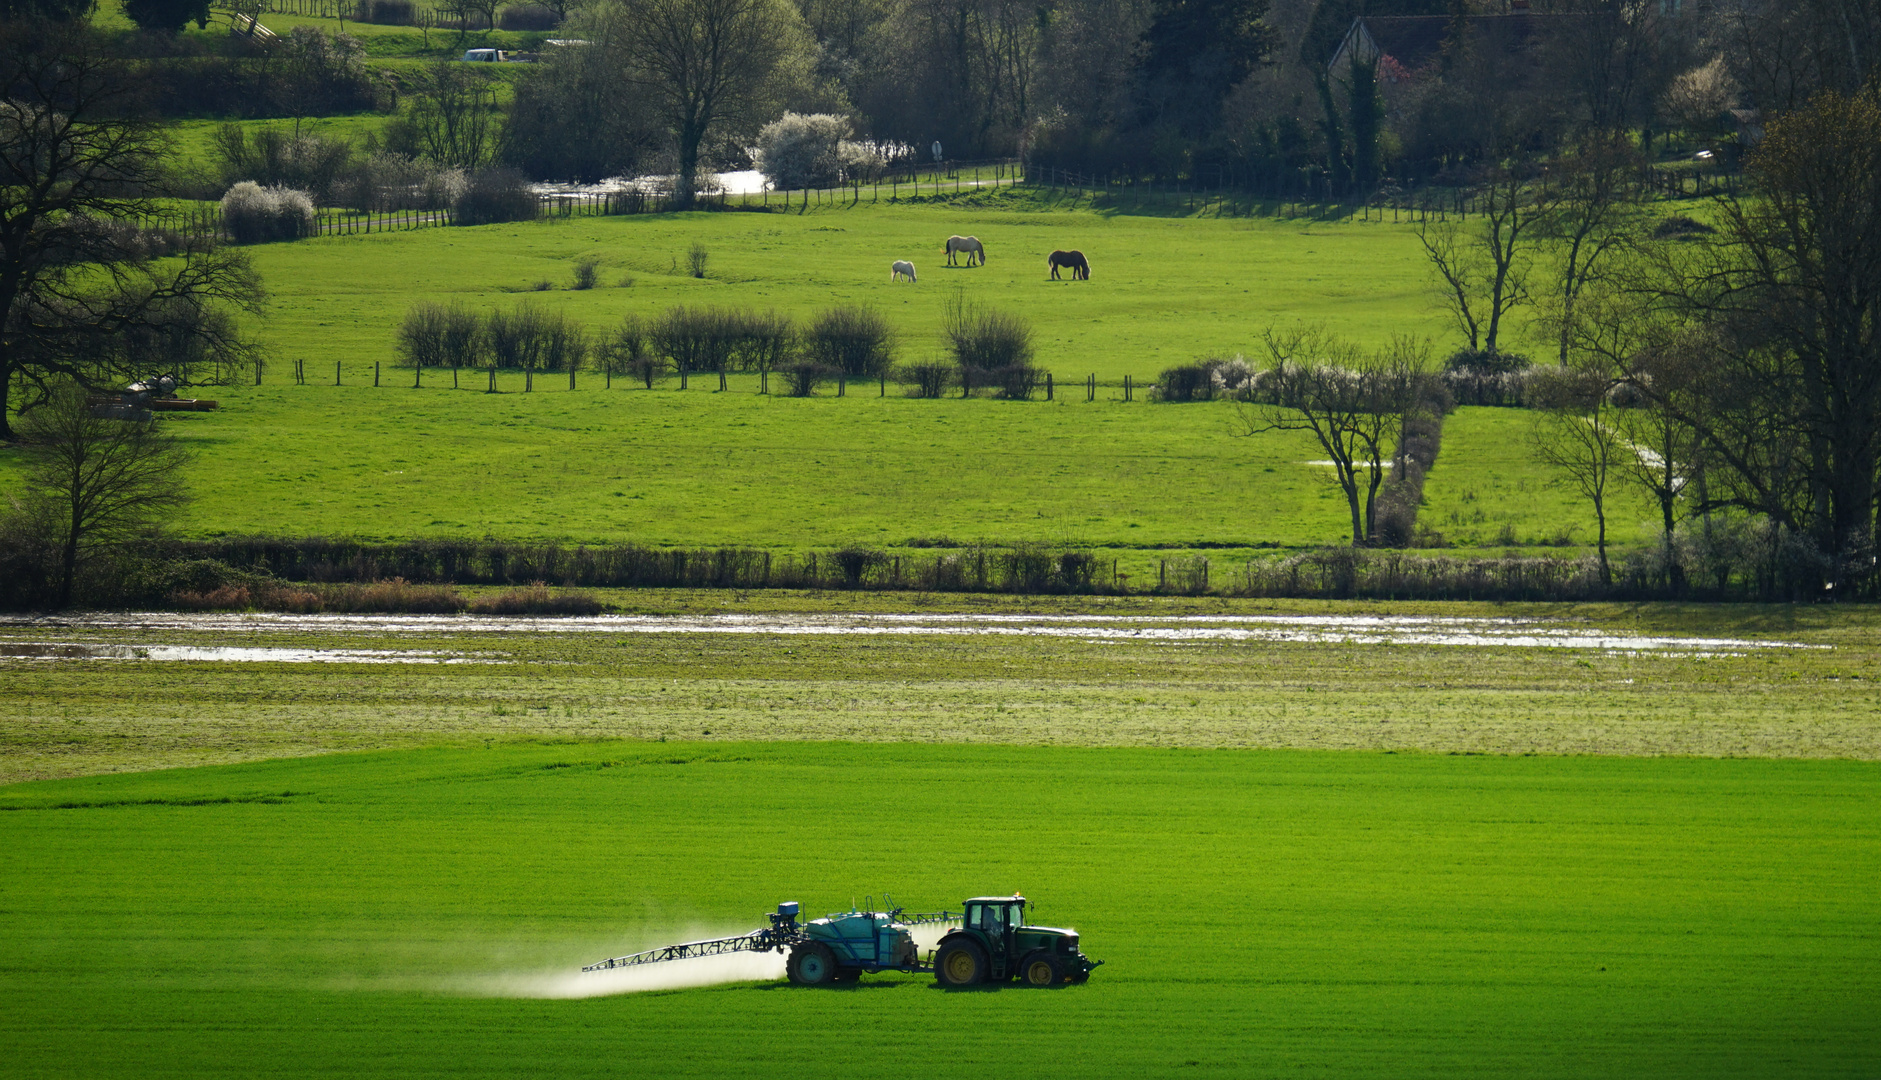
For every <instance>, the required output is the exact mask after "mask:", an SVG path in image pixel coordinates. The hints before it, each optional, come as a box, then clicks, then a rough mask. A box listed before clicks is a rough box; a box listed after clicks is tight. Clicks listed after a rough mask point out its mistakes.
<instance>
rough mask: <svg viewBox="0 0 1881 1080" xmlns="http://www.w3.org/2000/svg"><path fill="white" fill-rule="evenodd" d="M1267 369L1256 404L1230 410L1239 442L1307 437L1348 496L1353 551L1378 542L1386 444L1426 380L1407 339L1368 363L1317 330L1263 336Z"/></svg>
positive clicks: (1299, 329) (1361, 355)
mask: <svg viewBox="0 0 1881 1080" xmlns="http://www.w3.org/2000/svg"><path fill="white" fill-rule="evenodd" d="M1261 341H1262V344H1263V346H1264V347H1265V348H1266V350H1267V355H1268V357H1269V358H1270V359H1271V360H1272V366H1271V367H1269V368H1268V369H1267V370H1265V371H1263V372H1261V373H1260V375H1258V376H1257V377H1256V382H1255V386H1256V389H1255V390H1254V392H1253V394H1252V398H1253V400H1250V401H1242V402H1238V403H1237V404H1236V406H1235V414H1236V417H1237V422H1238V426H1239V428H1240V432H1239V433H1240V434H1242V435H1259V434H1262V433H1264V432H1269V431H1308V432H1311V433H1312V434H1313V437H1314V438H1315V439H1317V440H1318V441H1319V445H1320V448H1321V449H1323V450H1324V451H1325V452H1326V457H1327V458H1328V460H1330V461H1331V462H1332V467H1333V479H1334V482H1335V483H1337V484H1338V486H1339V490H1340V491H1341V492H1343V493H1344V494H1345V499H1346V506H1347V508H1348V510H1349V511H1350V513H1351V518H1352V543H1353V545H1354V546H1362V545H1364V544H1367V543H1370V542H1372V540H1373V539H1374V538H1375V537H1376V535H1377V514H1376V511H1377V508H1378V489H1379V487H1380V486H1381V485H1383V483H1384V481H1385V477H1386V475H1387V474H1388V473H1389V472H1390V470H1391V439H1392V438H1393V437H1394V435H1395V433H1396V432H1398V431H1400V430H1401V429H1402V428H1403V421H1404V414H1405V412H1406V411H1408V410H1410V409H1413V408H1415V407H1416V406H1417V403H1418V400H1419V398H1420V397H1421V393H1420V391H1421V389H1422V383H1423V380H1424V378H1425V377H1426V376H1425V375H1424V373H1423V371H1422V370H1421V366H1420V363H1419V361H1420V359H1421V356H1422V350H1421V348H1420V346H1418V345H1417V344H1416V343H1414V342H1412V341H1410V340H1409V339H1398V340H1396V341H1394V342H1393V343H1392V344H1391V346H1390V347H1388V348H1386V349H1383V350H1380V351H1379V352H1376V353H1373V354H1370V355H1367V354H1365V353H1364V352H1363V351H1362V350H1361V349H1360V348H1359V347H1358V346H1357V345H1356V344H1354V343H1352V342H1350V341H1347V340H1344V339H1342V338H1339V337H1337V336H1335V335H1333V334H1330V333H1328V332H1327V331H1325V330H1324V329H1322V328H1319V327H1309V326H1300V327H1294V328H1292V329H1288V330H1281V329H1277V328H1272V327H1270V328H1268V330H1267V331H1266V332H1265V333H1264V334H1263V335H1262V338H1261Z"/></svg>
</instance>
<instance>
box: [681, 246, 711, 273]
mask: <svg viewBox="0 0 1881 1080" xmlns="http://www.w3.org/2000/svg"><path fill="white" fill-rule="evenodd" d="M705 260H706V251H705V245H704V244H701V243H699V242H698V241H697V240H694V241H693V242H692V247H690V248H688V249H686V266H687V268H688V269H690V270H691V271H692V276H693V277H696V278H703V277H704V276H705Z"/></svg>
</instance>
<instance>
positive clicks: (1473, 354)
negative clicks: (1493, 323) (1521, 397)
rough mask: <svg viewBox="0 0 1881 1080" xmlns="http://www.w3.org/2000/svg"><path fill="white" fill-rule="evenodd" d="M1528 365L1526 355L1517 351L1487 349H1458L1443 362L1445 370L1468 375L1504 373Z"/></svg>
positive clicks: (1520, 369)
mask: <svg viewBox="0 0 1881 1080" xmlns="http://www.w3.org/2000/svg"><path fill="white" fill-rule="evenodd" d="M1528 366H1529V363H1528V357H1526V356H1522V355H1519V354H1517V353H1505V352H1490V351H1488V350H1487V349H1459V350H1457V351H1456V352H1454V353H1451V354H1450V359H1448V360H1445V361H1444V362H1443V369H1444V370H1445V371H1460V372H1463V373H1465V374H1469V375H1506V374H1509V373H1510V372H1516V371H1522V370H1524V369H1526V368H1527V367H1528Z"/></svg>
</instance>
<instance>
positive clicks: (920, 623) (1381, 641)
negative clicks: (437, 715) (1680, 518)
mask: <svg viewBox="0 0 1881 1080" xmlns="http://www.w3.org/2000/svg"><path fill="white" fill-rule="evenodd" d="M10 621H11V622H12V624H13V625H34V626H41V627H44V626H67V627H88V628H105V629H136V630H146V631H152V630H155V631H161V630H194V631H224V632H245V633H253V632H256V631H270V632H294V631H305V632H321V633H378V634H409V633H479V632H481V633H553V634H571V633H573V634H583V633H605V634H768V635H831V636H917V635H941V636H950V637H951V636H1018V637H1063V638H1077V639H1082V640H1089V641H1152V642H1190V641H1229V642H1301V643H1324V644H1346V645H1453V646H1465V647H1467V646H1495V647H1501V648H1550V649H1587V650H1598V651H1612V650H1628V651H1633V652H1639V653H1650V654H1656V655H1675V654H1676V655H1688V656H1689V655H1709V654H1715V653H1718V652H1722V651H1744V650H1752V649H1827V648H1830V647H1831V646H1828V645H1807V644H1803V643H1801V642H1793V641H1771V640H1757V639H1750V638H1726V637H1681V636H1674V635H1653V634H1631V633H1627V632H1625V631H1615V630H1602V629H1591V628H1587V627H1583V626H1576V625H1573V624H1570V623H1566V622H1562V621H1558V620H1547V619H1519V618H1455V617H1447V616H1435V615H1176V616H1162V617H1145V616H1135V615H964V614H963V615H922V614H900V615H705V616H648V615H595V616H585V617H573V618H567V617H564V618H507V617H502V616H479V615H268V614H243V615H228V614H168V613H150V614H126V615H88V616H77V617H73V618H69V619H58V620H40V621H33V620H10ZM8 622H9V620H0V626H5V625H7V624H8ZM59 647H61V648H65V647H68V646H59ZM69 647H73V648H97V649H127V648H135V649H139V650H143V652H144V653H145V654H147V655H143V656H140V657H137V658H148V659H153V660H155V659H178V660H182V659H188V660H213V659H228V660H243V659H254V660H286V661H289V662H301V663H312V662H322V661H324V662H348V663H492V662H500V661H488V660H476V659H467V658H463V657H458V656H452V655H449V654H443V653H428V652H421V651H406V652H399V651H393V650H370V649H363V650H343V649H342V650H297V649H227V648H224V649H216V648H185V647H183V646H69ZM8 648H11V646H6V645H4V644H0V657H4V656H7V655H12V654H10V653H8V652H6V651H4V650H6V649H8ZM186 654H187V655H186ZM211 654H214V655H211ZM245 654H254V655H245ZM262 654H266V655H262ZM99 658H130V657H102V656H101V657H99Z"/></svg>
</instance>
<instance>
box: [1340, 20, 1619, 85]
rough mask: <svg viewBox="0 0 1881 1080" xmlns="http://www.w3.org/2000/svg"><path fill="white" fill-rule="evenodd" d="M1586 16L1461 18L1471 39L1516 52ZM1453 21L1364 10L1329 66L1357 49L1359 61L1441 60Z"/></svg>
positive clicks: (1411, 65)
mask: <svg viewBox="0 0 1881 1080" xmlns="http://www.w3.org/2000/svg"><path fill="white" fill-rule="evenodd" d="M1583 17H1584V16H1578V15H1536V14H1532V13H1529V12H1519V11H1518V12H1515V13H1514V14H1510V15H1466V16H1464V17H1463V22H1464V23H1465V25H1466V26H1467V27H1468V32H1469V40H1470V42H1471V43H1472V44H1474V45H1477V46H1479V47H1485V46H1486V47H1489V48H1492V49H1495V50H1496V51H1498V52H1501V53H1503V54H1505V55H1511V56H1513V55H1517V54H1520V53H1523V52H1526V51H1527V50H1528V48H1529V47H1530V45H1531V44H1532V43H1533V42H1534V40H1535V38H1536V37H1537V36H1539V35H1544V34H1547V33H1550V32H1552V31H1553V30H1555V29H1556V28H1558V27H1560V26H1561V25H1563V20H1568V19H1576V18H1583ZM1453 21H1454V20H1453V17H1452V16H1449V15H1371V16H1365V15H1361V16H1360V17H1358V18H1356V19H1354V20H1352V28H1351V29H1350V30H1347V31H1346V34H1345V37H1343V38H1341V39H1340V41H1339V47H1338V49H1336V50H1335V51H1334V52H1333V54H1332V58H1331V60H1330V61H1329V62H1328V63H1327V67H1328V68H1330V69H1332V70H1334V71H1338V70H1340V69H1341V68H1343V67H1344V66H1345V65H1346V64H1347V63H1349V62H1350V61H1349V56H1350V54H1351V52H1352V51H1354V50H1356V51H1357V53H1358V57H1359V61H1360V62H1361V63H1365V62H1369V61H1371V60H1374V59H1377V58H1378V57H1379V56H1380V55H1383V56H1389V57H1391V58H1392V59H1393V60H1396V61H1397V62H1398V63H1399V64H1402V65H1403V66H1404V67H1405V68H1406V69H1407V70H1410V71H1416V70H1417V69H1419V68H1422V67H1425V66H1427V65H1429V64H1432V63H1435V62H1437V61H1438V60H1440V59H1442V57H1443V44H1444V41H1445V40H1446V39H1447V38H1448V37H1449V36H1450V27H1451V25H1452V23H1453Z"/></svg>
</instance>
